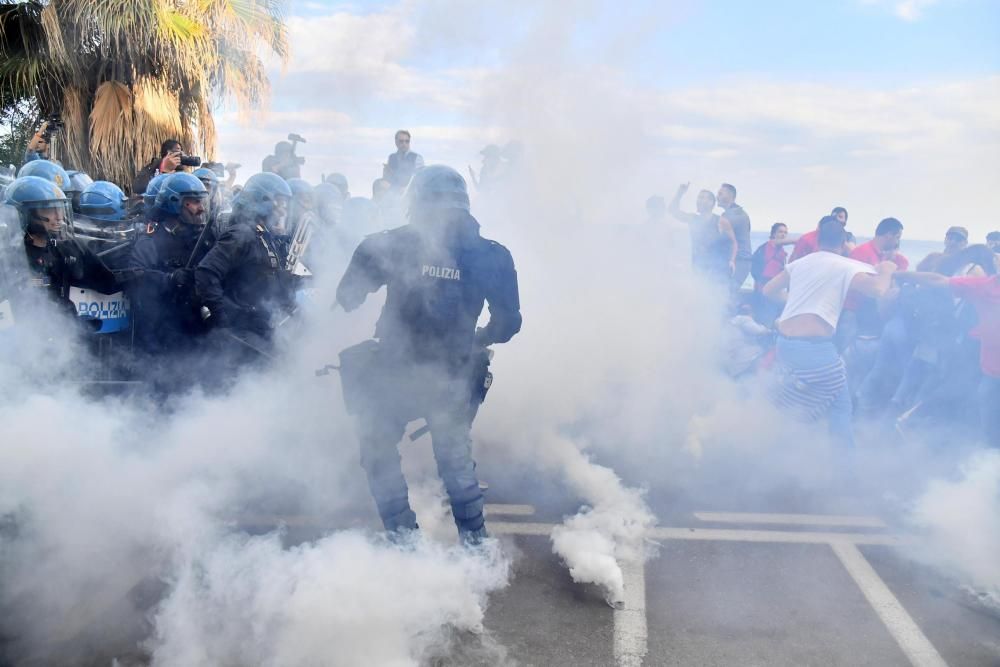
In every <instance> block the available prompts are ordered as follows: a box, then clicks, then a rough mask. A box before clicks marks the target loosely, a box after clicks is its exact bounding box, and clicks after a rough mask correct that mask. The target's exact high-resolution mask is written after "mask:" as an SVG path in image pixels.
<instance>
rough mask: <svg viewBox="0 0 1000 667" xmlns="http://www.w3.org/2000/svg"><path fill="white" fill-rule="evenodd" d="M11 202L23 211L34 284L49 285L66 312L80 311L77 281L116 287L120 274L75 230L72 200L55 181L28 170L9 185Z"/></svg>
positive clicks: (101, 288) (103, 288)
mask: <svg viewBox="0 0 1000 667" xmlns="http://www.w3.org/2000/svg"><path fill="white" fill-rule="evenodd" d="M4 192H5V203H6V204H8V205H10V206H12V207H14V209H15V210H16V211H17V213H18V217H19V219H20V223H21V230H22V231H23V232H24V253H25V256H26V258H27V264H28V272H29V273H28V278H29V281H30V284H31V285H32V286H35V287H41V288H44V289H45V290H46V291H47V292H48V294H49V296H50V297H51V298H52V299H53V300H54V301H55V302H56V303H57V304H58V305H59V306H60V307H62V308H64V309H65V310H66V312H68V313H71V314H72V315H74V316H75V315H76V307H75V306H74V305H73V303H72V302H71V301H70V299H69V292H70V287H71V286H77V287H86V288H90V289H94V290H97V291H100V292H104V293H107V294H110V293H113V292H115V291H116V289H117V286H116V281H115V277H114V275H113V274H112V273H111V272H110V271H109V270H108V269H107V267H105V266H104V265H103V264H102V263H101V261H100V259H98V258H97V256H96V255H94V253H93V252H91V251H90V250H89V249H88V248H86V247H85V246H84V245H82V244H81V243H79V242H77V240H76V239H74V238H73V237H72V235H71V234H70V233H69V225H70V222H71V220H72V216H73V211H72V205H71V201H70V200H69V199H68V198H67V197H66V195H65V194H64V193H63V191H62V190H61V189H59V187H58V186H56V185H55V184H54V183H53V182H52V181H50V180H48V179H45V178H41V177H39V176H22V177H20V178H17V179H15V180H14V181H13V182H12V183H11V184H10V185H8V186H7V189H6V190H5V191H4Z"/></svg>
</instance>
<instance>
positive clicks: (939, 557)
mask: <svg viewBox="0 0 1000 667" xmlns="http://www.w3.org/2000/svg"><path fill="white" fill-rule="evenodd" d="M998 517H1000V452H997V451H988V452H979V453H977V454H974V455H972V456H971V457H969V458H968V459H967V460H966V461H965V462H964V463H963V464H962V466H961V469H960V471H959V474H958V476H956V477H953V478H951V479H934V480H931V482H930V483H929V484H928V485H927V489H926V491H925V492H924V493H923V494H922V495H920V496H919V497H918V498H917V499H916V501H915V502H914V503H913V505H912V508H911V510H910V512H909V515H908V517H907V519H908V521H909V523H910V524H911V525H912V526H913V527H914V528H915V529H916V530H917V531H919V533H918V534H919V535H920V537H921V539H922V542H923V549H922V550H921V551H918V552H917V555H918V557H921V558H922V559H923V560H924V561H926V562H929V563H931V564H933V565H937V566H939V567H942V568H944V569H945V570H946V571H949V572H953V573H955V576H956V578H957V579H958V580H959V581H960V582H961V583H963V584H966V585H968V586H970V587H971V588H972V589H974V590H975V591H977V592H980V593H981V594H983V595H985V596H986V597H987V598H988V599H989V601H990V604H992V606H993V607H994V609H996V610H997V611H1000V562H998V555H1000V520H998Z"/></svg>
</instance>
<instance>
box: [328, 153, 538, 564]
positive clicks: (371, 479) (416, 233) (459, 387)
mask: <svg viewBox="0 0 1000 667" xmlns="http://www.w3.org/2000/svg"><path fill="white" fill-rule="evenodd" d="M407 200H408V215H409V224H407V225H405V226H403V227H399V228H397V229H393V230H389V231H385V232H381V233H378V234H374V235H372V236H368V237H367V238H366V239H365V240H363V241H362V242H361V244H360V245H359V246H358V248H357V249H356V250H355V252H354V255H353V257H352V259H351V263H350V265H349V266H348V268H347V271H346V273H345V274H344V277H343V279H342V280H341V282H340V285H339V286H338V288H337V301H338V303H339V304H340V305H341V306H342V307H343V308H344V310H345V311H351V310H354V309H355V308H357V307H358V306H360V305H361V304H362V302H364V300H365V298H366V297H367V295H368V294H371V293H373V292H375V291H377V290H378V289H380V288H381V287H382V286H383V285H385V286H387V292H386V301H385V306H384V308H383V310H382V315H381V317H380V318H379V320H378V324H377V325H376V328H375V338H376V339H378V340H377V342H376V341H366V342H365V343H362V344H360V345H358V346H355V347H353V348H348V349H347V350H345V351H344V352H342V353H341V378H342V382H343V385H344V398H345V403H347V407H348V410H349V411H350V412H352V413H353V414H355V415H356V416H357V417H358V421H359V427H360V428H359V431H360V438H361V463H362V466H363V468H364V470H365V472H366V473H367V475H368V483H369V486H370V488H371V492H372V495H373V496H374V497H375V503H376V505H377V507H378V511H379V515H380V516H381V518H382V522H383V524H384V526H385V528H386V530H388V531H402V532H405V531H407V530H414V529H416V528H417V524H416V517H415V515H414V513H413V511H412V509H411V508H410V504H409V499H408V491H407V486H406V480H405V479H404V477H403V473H402V470H401V468H400V459H399V452H398V449H397V445H398V443H399V440H400V438H401V436H402V435H403V432H404V429H405V427H406V424H407V422H409V421H412V420H415V419H418V418H420V417H423V418H425V419H426V421H427V426H428V427H429V430H430V432H431V437H432V441H433V448H434V456H435V459H436V460H437V465H438V471H439V473H440V474H441V478H442V480H443V481H444V485H445V489H446V490H447V492H448V497H449V499H450V502H451V507H452V513H453V515H454V518H455V523H456V525H457V526H458V532H459V535H460V537H461V538H462V539H463V541H464V542H466V543H470V544H478V543H479V542H480V541H482V539H484V538H485V537H487V532H486V526H485V523H484V519H483V494H482V491H481V490H480V487H479V482H478V480H477V478H476V466H475V463H474V461H473V460H472V454H471V442H470V438H469V432H470V430H471V427H472V420H473V419H474V418H475V414H476V410H477V409H478V405H479V403H480V402H481V401H482V399H483V398H484V397H485V389H486V387H487V386H488V380H487V378H490V377H491V376H489V374H488V372H487V366H488V364H489V361H488V359H489V356H488V352H487V350H486V348H487V347H488V346H489V345H492V344H493V343H504V342H507V341H508V340H510V338H511V337H512V336H513V335H514V334H516V333H517V332H518V331H519V330H520V328H521V313H520V303H519V297H518V289H517V274H516V272H515V270H514V261H513V259H512V258H511V255H510V252H509V251H508V250H507V249H506V248H505V247H503V246H502V245H500V244H499V243H496V242H495V241H490V240H487V239H484V238H483V237H482V236H480V235H479V223H478V222H476V220H475V218H473V217H472V216H471V215H470V214H469V195H468V191H467V188H466V184H465V180H464V179H463V178H462V176H461V175H459V174H458V172H456V171H455V170H453V169H451V168H450V167H445V166H437V165H435V166H430V167H426V168H423V169H420V170H418V171H417V172H416V174H415V175H414V177H413V180H412V182H411V184H410V186H409V189H408V191H407ZM484 303H488V304H489V309H490V321H489V323H488V324H487V325H486V326H485V327H483V328H481V329H478V330H477V329H476V322H477V320H478V319H479V315H480V313H481V312H482V309H483V305H484Z"/></svg>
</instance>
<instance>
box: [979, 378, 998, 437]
mask: <svg viewBox="0 0 1000 667" xmlns="http://www.w3.org/2000/svg"><path fill="white" fill-rule="evenodd" d="M979 419H980V421H981V422H982V425H983V437H984V438H986V444H987V446H989V447H997V448H1000V377H990V376H989V375H984V376H983V379H982V381H980V383H979Z"/></svg>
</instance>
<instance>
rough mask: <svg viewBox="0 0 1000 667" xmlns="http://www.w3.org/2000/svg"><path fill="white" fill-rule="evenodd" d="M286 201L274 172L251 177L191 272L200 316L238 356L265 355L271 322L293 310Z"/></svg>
mask: <svg viewBox="0 0 1000 667" xmlns="http://www.w3.org/2000/svg"><path fill="white" fill-rule="evenodd" d="M291 197H292V191H291V189H289V187H288V184H287V183H286V182H285V180H284V179H283V178H281V177H280V176H278V175H277V174H270V173H264V174H256V175H254V176H251V177H250V178H249V179H248V180H247V182H246V184H245V185H244V186H243V190H242V191H240V193H239V195H237V197H236V199H234V200H233V213H232V218H231V222H230V224H229V227H228V228H227V229H226V231H225V232H224V233H223V234H222V236H221V237H220V238H219V240H218V242H217V243H216V244H215V246H214V247H213V248H212V250H211V251H209V253H208V254H207V255H206V256H205V258H204V259H203V260H202V261H201V262H200V263H199V264H198V268H197V270H196V271H195V287H196V290H197V293H198V297H199V298H200V299H201V302H202V304H203V305H204V308H203V309H202V315H203V317H204V318H205V320H206V321H207V322H208V324H209V325H210V326H211V327H213V328H216V329H225V330H227V332H226V337H227V338H229V340H230V342H232V343H235V344H236V349H240V348H242V351H243V352H248V351H250V352H257V353H260V352H264V353H265V354H266V353H267V352H268V348H269V346H270V342H271V337H272V334H273V331H274V328H275V326H276V324H277V322H279V321H281V320H282V319H283V318H284V317H285V316H287V315H288V314H290V313H292V312H293V311H294V309H295V303H294V298H295V287H296V280H295V277H294V276H293V275H292V272H291V268H293V267H289V266H288V264H287V262H288V242H289V239H288V236H287V218H288V208H289V201H290V200H291ZM249 356H250V357H251V358H252V356H253V355H252V354H250V355H249Z"/></svg>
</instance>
